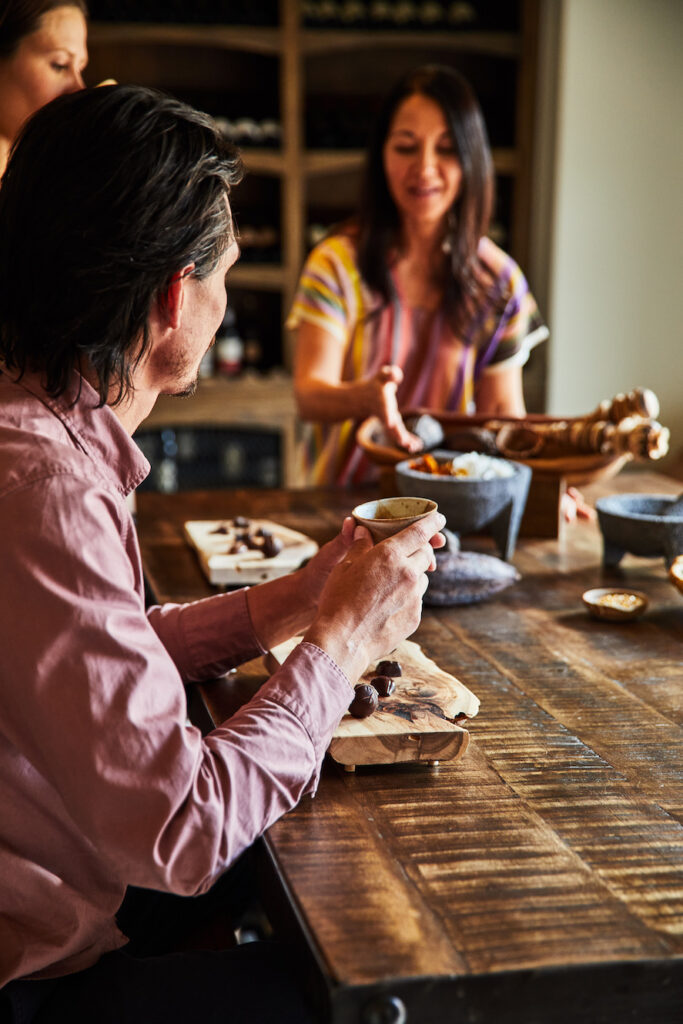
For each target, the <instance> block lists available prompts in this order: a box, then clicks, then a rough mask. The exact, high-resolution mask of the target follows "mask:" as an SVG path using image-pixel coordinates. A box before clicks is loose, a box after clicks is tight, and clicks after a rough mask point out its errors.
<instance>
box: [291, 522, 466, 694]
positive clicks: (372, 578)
mask: <svg viewBox="0 0 683 1024" xmlns="http://www.w3.org/2000/svg"><path fill="white" fill-rule="evenodd" d="M445 523H446V520H445V517H444V516H443V515H441V513H440V512H432V513H431V514H430V515H429V516H425V518H424V519H421V520H419V521H418V522H417V523H413V525H412V526H408V527H406V529H405V530H401V532H400V533H397V534H395V535H394V536H393V537H388V538H387V539H386V540H383V541H381V542H380V543H379V544H376V545H374V546H373V544H372V538H371V537H370V534H369V533H368V531H367V530H366V529H365V528H364V527H357V528H356V530H355V533H354V538H355V539H354V542H353V544H352V545H351V547H350V548H349V550H348V552H347V553H346V557H345V558H344V559H343V560H342V561H341V562H339V564H338V565H336V566H335V567H334V568H333V569H332V571H331V572H330V574H329V578H328V581H327V583H326V585H325V587H324V589H323V591H322V594H321V595H320V600H319V603H318V611H317V614H316V616H315V618H314V620H313V622H312V624H311V626H310V628H309V629H308V630H307V632H306V634H305V636H304V639H305V640H308V641H310V642H311V643H314V644H316V645H317V646H318V647H321V648H322V649H323V650H325V651H327V653H328V654H329V655H330V657H332V658H333V659H334V660H335V661H336V662H337V664H338V665H339V666H340V667H341V668H342V669H343V670H344V671H345V672H346V674H347V675H348V677H349V679H350V680H351V682H352V683H353V682H355V681H356V679H358V678H359V677H360V675H361V674H362V673H363V671H364V670H365V668H366V667H367V665H368V664H369V663H370V662H371V661H373V660H376V659H377V658H378V657H381V656H382V655H383V654H387V653H388V652H389V651H391V650H393V649H394V647H396V645H397V644H398V643H399V642H400V641H401V640H403V639H405V638H406V637H407V636H410V635H411V633H413V632H414V631H415V630H416V629H417V627H418V625H419V623H420V619H421V616H422V596H423V594H424V592H425V590H426V589H427V582H428V580H427V576H426V573H427V572H429V571H430V570H431V569H433V568H434V548H439V547H442V546H443V544H444V543H445V540H444V538H443V536H442V535H441V534H440V533H439V531H440V530H441V529H442V528H443V526H444V525H445Z"/></svg>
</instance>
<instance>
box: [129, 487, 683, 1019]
mask: <svg viewBox="0 0 683 1024" xmlns="http://www.w3.org/2000/svg"><path fill="white" fill-rule="evenodd" d="M680 486H681V485H680V482H676V481H674V480H671V479H667V478H666V477H663V476H661V475H657V474H653V473H637V474H636V473H622V474H620V475H619V476H618V477H617V478H616V479H615V480H613V481H610V482H608V483H604V484H595V485H592V486H591V487H587V488H585V491H584V493H585V495H586V496H587V497H588V498H589V499H595V498H596V497H598V496H600V495H601V494H603V493H607V492H614V491H617V490H619V491H642V492H650V493H661V494H675V493H678V491H679V490H680ZM356 497H357V496H356V495H353V494H349V493H339V492H332V491H328V492H323V491H320V492H312V491H293V492H283V491H279V492H278V491H275V492H263V491H261V492H258V491H251V492H245V491H234V492H204V493H202V494H179V495H174V496H172V497H167V496H162V495H153V494H141V495H139V497H138V528H139V534H140V540H141V545H142V551H143V558H144V563H145V569H146V572H147V575H148V579H149V583H150V586H151V587H152V589H153V591H154V592H155V594H156V596H157V598H158V599H160V600H162V601H163V600H181V601H182V600H189V599H193V598H197V597H201V596H203V595H205V594H207V593H210V592H211V588H210V587H209V586H208V584H207V583H206V582H205V580H204V578H203V576H202V574H201V571H200V569H199V567H198V563H197V561H196V559H195V557H194V555H193V553H192V552H191V551H190V549H189V548H188V547H187V546H186V544H185V542H184V540H183V538H182V523H183V521H184V520H186V519H196V518H220V517H227V516H230V515H233V514H236V513H238V512H241V513H247V514H250V515H254V516H256V515H266V514H267V516H268V517H269V518H273V519H275V520H278V521H281V522H283V523H285V524H286V525H288V526H291V527H293V528H296V529H299V530H302V531H303V532H305V533H307V534H309V535H311V536H312V537H314V538H315V539H316V540H318V541H319V542H323V541H324V540H326V539H328V538H329V537H330V536H332V535H333V533H334V532H335V531H336V529H337V527H338V526H339V524H340V522H341V518H342V516H343V514H344V513H345V512H347V511H348V510H349V509H350V508H351V507H352V505H353V504H354V501H355V500H356ZM488 544H489V542H488V540H487V539H485V538H478V539H476V540H475V541H474V545H475V546H477V547H479V548H480V550H484V551H487V550H489V551H490V552H491V553H494V552H493V549H492V548H491V547H490V546H487V545H488ZM465 546H466V547H467V546H472V545H471V544H469V545H468V544H467V543H466V544H465ZM514 562H515V564H516V566H517V567H518V569H519V570H520V572H521V573H522V580H521V581H520V582H519V583H517V584H515V585H514V586H512V587H511V588H509V589H507V590H505V591H503V592H502V593H501V594H499V595H498V596H497V597H495V598H493V599H491V600H488V601H486V602H484V603H481V604H477V605H470V606H461V607H455V608H450V609H439V610H428V609H425V614H424V616H423V620H422V624H421V626H420V629H419V631H418V633H417V634H416V637H415V639H417V640H418V641H419V642H420V644H421V645H422V647H423V648H424V650H425V652H426V653H427V654H428V655H429V656H430V657H432V658H434V659H435V660H436V661H437V662H438V664H439V665H441V666H442V667H443V668H444V669H446V670H447V671H448V672H451V673H452V674H454V675H456V676H457V677H459V678H460V679H461V680H462V681H463V682H464V683H465V684H466V685H467V686H468V687H470V689H472V690H473V691H474V692H475V693H476V694H477V695H478V696H479V697H480V699H481V710H480V712H479V715H478V717H477V718H475V719H473V720H472V722H471V725H470V732H471V735H472V742H471V744H470V747H469V749H468V751H467V754H466V755H465V757H464V758H463V760H461V761H460V762H458V763H456V764H450V765H449V764H447V763H443V764H441V765H440V766H439V767H438V768H429V767H427V766H392V767H386V768H364V769H359V770H358V771H357V772H356V773H355V774H352V775H350V774H348V773H344V772H343V771H342V770H341V769H340V768H338V767H337V766H336V765H334V764H332V763H327V764H326V766H325V769H324V773H323V778H322V782H321V785H320V788H319V791H318V793H317V795H316V797H315V799H313V800H311V799H305V800H304V801H303V802H302V804H301V805H300V806H299V807H298V808H296V809H295V810H294V811H292V812H291V813H290V814H288V815H287V816H286V817H285V818H283V819H282V820H281V821H280V822H278V823H277V824H276V825H275V826H274V827H273V828H271V829H270V830H269V832H268V833H267V835H266V837H265V842H264V843H263V844H262V851H263V858H264V868H265V874H264V877H267V879H268V880H269V892H270V898H271V900H272V908H269V911H270V912H272V914H273V915H274V919H276V920H278V921H281V922H282V928H283V929H286V928H289V929H290V930H291V935H292V937H293V939H296V940H297V941H299V942H300V943H301V948H302V949H303V950H305V951H306V954H307V956H308V958H309V969H310V971H311V975H310V976H311V979H312V981H313V980H315V981H316V983H317V984H319V985H320V986H321V990H322V991H323V993H324V996H325V999H326V1000H327V1003H328V1006H329V1010H328V1013H329V1019H330V1020H332V1021H334V1022H335V1024H351V1022H354V1024H356V1022H357V1024H392V1022H400V1021H406V1022H408V1024H445V1022H472V1024H474V1022H478V1024H513V1022H514V1024H554V1022H571V1024H599V1022H606V1024H607V1022H609V1024H611V1022H615V1024H616V1022H619V1024H621V1022H623V1021H638V1022H639V1024H655V1022H657V1024H659V1022H671V1024H673V1022H674V1021H675V1022H680V1021H681V1020H683V775H682V766H683V742H682V733H681V717H682V714H683V595H681V594H679V593H678V592H677V591H676V590H675V589H674V587H673V586H672V585H671V583H670V582H669V581H668V580H667V576H666V570H665V566H664V562H663V560H661V559H660V560H645V559H638V558H634V557H632V556H626V558H625V559H624V560H623V562H622V563H621V566H620V568H619V569H618V570H609V571H604V570H603V569H602V566H601V540H600V535H599V531H598V529H597V526H596V525H594V524H588V523H584V522H582V523H576V524H571V525H569V526H567V527H566V528H565V529H564V531H563V534H562V536H561V537H560V539H559V540H543V541H540V540H539V541H534V540H529V539H525V540H523V541H520V542H519V544H518V548H517V551H516V554H515V558H514ZM605 583H607V584H610V585H612V584H615V583H619V584H621V583H628V584H629V585H631V586H633V587H635V588H637V589H639V590H643V591H645V592H646V593H647V594H648V595H649V597H650V607H649V609H648V611H647V613H646V615H645V616H644V617H643V618H641V619H639V620H637V621H635V622H630V623H627V624H621V623H620V624H611V623H604V622H598V621H595V620H593V619H591V618H589V617H588V615H587V613H586V611H585V609H584V608H583V606H582V603H581V594H582V592H583V591H584V590H586V589H587V588H589V587H593V586H600V585H603V584H605ZM262 678H264V675H263V672H262V670H261V669H260V667H259V666H255V665H254V664H252V665H251V666H248V667H247V669H245V671H244V672H243V673H240V674H238V675H237V676H236V677H234V676H233V677H229V678H228V679H227V680H224V681H220V682H217V683H213V684H210V685H208V686H206V687H204V688H203V693H204V697H205V700H206V704H207V706H208V708H209V709H210V712H211V714H212V716H213V717H214V718H215V719H216V720H220V719H222V718H223V717H225V715H227V714H228V713H230V711H231V709H232V708H233V707H234V705H235V703H236V702H238V701H239V700H241V699H243V697H244V694H245V693H248V692H251V690H253V688H254V686H255V685H257V683H258V681H260V680H261V679H262Z"/></svg>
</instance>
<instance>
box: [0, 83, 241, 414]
mask: <svg viewBox="0 0 683 1024" xmlns="http://www.w3.org/2000/svg"><path fill="white" fill-rule="evenodd" d="M240 177H241V161H240V158H239V155H238V153H237V150H236V149H235V148H234V147H233V146H232V144H231V143H229V142H227V141H226V140H225V139H224V138H223V137H222V136H221V134H220V133H219V132H218V130H217V129H216V127H215V125H214V122H213V121H212V119H211V118H210V117H209V116H208V115H206V114H202V113H200V112H198V111H196V110H193V109H192V108H191V107H189V106H187V105H186V104H184V103H181V102H179V101H178V100H175V99H172V98H171V97H169V96H165V95H163V94H161V93H159V92H156V91H155V90H152V89H146V88H142V87H140V86H122V85H113V86H104V87H101V88H96V89H87V90H83V91H81V92H76V93H72V94H71V95H68V96H61V97H59V98H58V99H56V100H53V101H52V102H51V103H49V104H47V106H45V107H43V108H42V109H41V110H39V111H38V112H37V113H36V114H35V115H34V116H33V117H32V118H30V119H29V121H28V122H27V124H26V125H25V126H24V128H23V130H22V132H21V133H20V135H19V138H18V139H17V141H16V142H15V144H14V146H13V148H12V152H11V154H10V160H9V163H8V166H7V170H6V172H5V175H4V177H3V179H2V185H1V187H0V357H1V358H2V359H3V360H4V362H5V365H6V366H7V368H8V369H10V370H16V371H18V372H19V373H20V374H21V373H23V372H25V371H26V370H31V371H39V372H42V373H43V374H44V376H45V382H46V385H47V390H48V392H49V393H50V394H51V395H52V396H54V397H56V396H58V395H60V394H63V393H64V391H65V390H66V388H67V385H68V384H69V381H70V379H71V377H72V374H73V371H74V369H78V368H79V367H80V366H82V365H83V362H84V361H85V363H86V365H87V363H89V364H90V365H91V366H92V367H93V368H94V370H95V372H96V374H97V377H98V382H99V395H100V402H101V403H102V404H104V403H105V402H106V401H107V400H111V401H113V402H114V404H115V403H117V402H120V401H121V400H122V399H123V398H124V397H125V395H126V394H127V393H128V392H129V390H130V388H131V371H132V370H133V369H134V367H135V365H136V363H137V362H138V361H139V360H140V359H141V358H142V357H143V356H144V355H145V352H146V350H147V348H148V346H149V337H148V331H147V321H148V317H149V314H150V310H151V309H152V305H153V303H154V301H155V300H156V299H157V297H161V296H163V294H164V293H165V291H166V289H167V288H168V286H169V284H170V282H171V279H172V278H173V275H174V274H176V273H177V272H178V271H179V270H181V269H182V268H183V267H185V266H187V265H188V264H190V263H194V264H195V267H196V269H195V271H194V273H195V276H196V277H198V278H202V277H206V276H207V275H208V274H210V273H211V271H212V270H214V269H215V268H216V266H217V265H218V263H219V261H220V258H221V255H222V254H223V252H224V251H225V249H226V248H227V247H228V246H229V245H230V243H231V242H232V240H233V238H234V232H233V227H232V221H231V215H230V208H229V205H228V203H227V201H226V198H227V196H228V195H229V193H230V189H231V187H232V186H233V185H234V184H236V183H237V182H238V181H239V180H240ZM110 389H113V392H112V394H110Z"/></svg>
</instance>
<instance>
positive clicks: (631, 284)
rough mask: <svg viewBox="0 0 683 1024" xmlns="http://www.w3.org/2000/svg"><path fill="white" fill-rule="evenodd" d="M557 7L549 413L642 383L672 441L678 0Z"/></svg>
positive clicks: (676, 381)
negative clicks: (653, 397)
mask: <svg viewBox="0 0 683 1024" xmlns="http://www.w3.org/2000/svg"><path fill="white" fill-rule="evenodd" d="M550 3H551V4H553V6H554V5H555V4H556V3H557V0H550ZM556 9H557V8H556ZM559 12H560V18H559V64H558V67H557V108H556V110H557V118H556V125H555V131H556V136H555V143H556V148H555V153H554V165H555V177H554V183H553V187H552V189H551V190H550V198H549V199H548V202H547V209H548V212H549V216H550V219H551V224H550V225H549V230H548V232H547V234H548V236H549V242H548V244H549V251H550V263H549V268H548V272H547V303H548V306H547V313H548V322H549V324H550V327H551V342H550V349H549V354H548V355H549V380H548V411H549V412H552V413H554V414H559V415H565V414H566V415H574V414H580V413H583V412H588V411H589V410H590V409H592V408H593V407H594V406H595V405H597V403H598V402H599V401H600V400H601V399H603V398H611V397H612V396H613V395H615V394H616V393H617V392H619V391H626V390H629V389H630V388H631V387H634V386H636V385H641V386H646V387H650V388H652V390H653V391H654V392H655V393H656V394H657V396H658V397H659V400H660V405H661V412H660V420H661V422H662V423H664V424H665V425H666V426H668V427H669V428H670V430H671V433H672V442H671V450H672V452H679V451H681V450H682V449H683V2H681V0H564V2H563V3H561V4H560V5H559ZM541 67H542V65H541ZM542 99H543V97H542V96H541V100H542ZM546 251H548V249H547V248H546Z"/></svg>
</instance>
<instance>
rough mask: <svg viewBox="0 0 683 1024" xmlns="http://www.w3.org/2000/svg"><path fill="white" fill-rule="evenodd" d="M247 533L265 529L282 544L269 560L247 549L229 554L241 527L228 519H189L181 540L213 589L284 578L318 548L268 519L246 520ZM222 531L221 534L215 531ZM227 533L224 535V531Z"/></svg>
mask: <svg viewBox="0 0 683 1024" xmlns="http://www.w3.org/2000/svg"><path fill="white" fill-rule="evenodd" d="M247 521H248V523H249V526H248V528H247V529H249V530H251V531H257V530H267V531H268V532H269V533H271V534H272V535H273V537H276V538H277V539H278V540H279V541H280V542H281V543H282V550H281V551H280V552H279V553H278V554H277V555H275V556H273V557H272V558H265V557H264V555H263V552H262V551H258V550H249V551H244V552H241V553H240V554H231V553H230V548H231V547H232V545H233V543H234V542H235V540H236V538H237V537H238V535H239V534H240V533H241V532H243V531H244V529H245V528H243V527H235V526H234V525H233V520H231V519H225V520H220V519H202V520H192V521H190V522H186V523H185V524H184V530H185V537H186V539H187V540H188V542H189V543H190V545H191V546H192V547H193V548H195V549H196V551H197V556H198V558H199V563H200V565H201V567H202V569H203V571H204V573H205V575H206V578H207V579H208V581H209V583H213V584H214V585H216V586H227V587H230V586H232V587H234V586H237V587H244V586H247V585H249V584H252V583H263V582H264V581H265V580H273V579H277V578H278V577H279V576H286V575H287V574H288V573H290V572H294V571H295V570H296V569H298V568H299V566H300V565H301V563H302V562H305V561H306V560H307V559H309V558H312V557H313V555H314V554H315V553H316V551H317V550H318V545H317V544H316V542H315V541H314V540H313V539H312V538H311V537H307V536H306V534H304V533H299V532H298V531H297V530H290V529H289V528H288V527H287V526H283V525H282V524H281V523H274V522H272V521H271V520H270V519H251V518H250V519H248V520H247ZM219 531H222V532H219ZM226 531H227V532H226Z"/></svg>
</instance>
